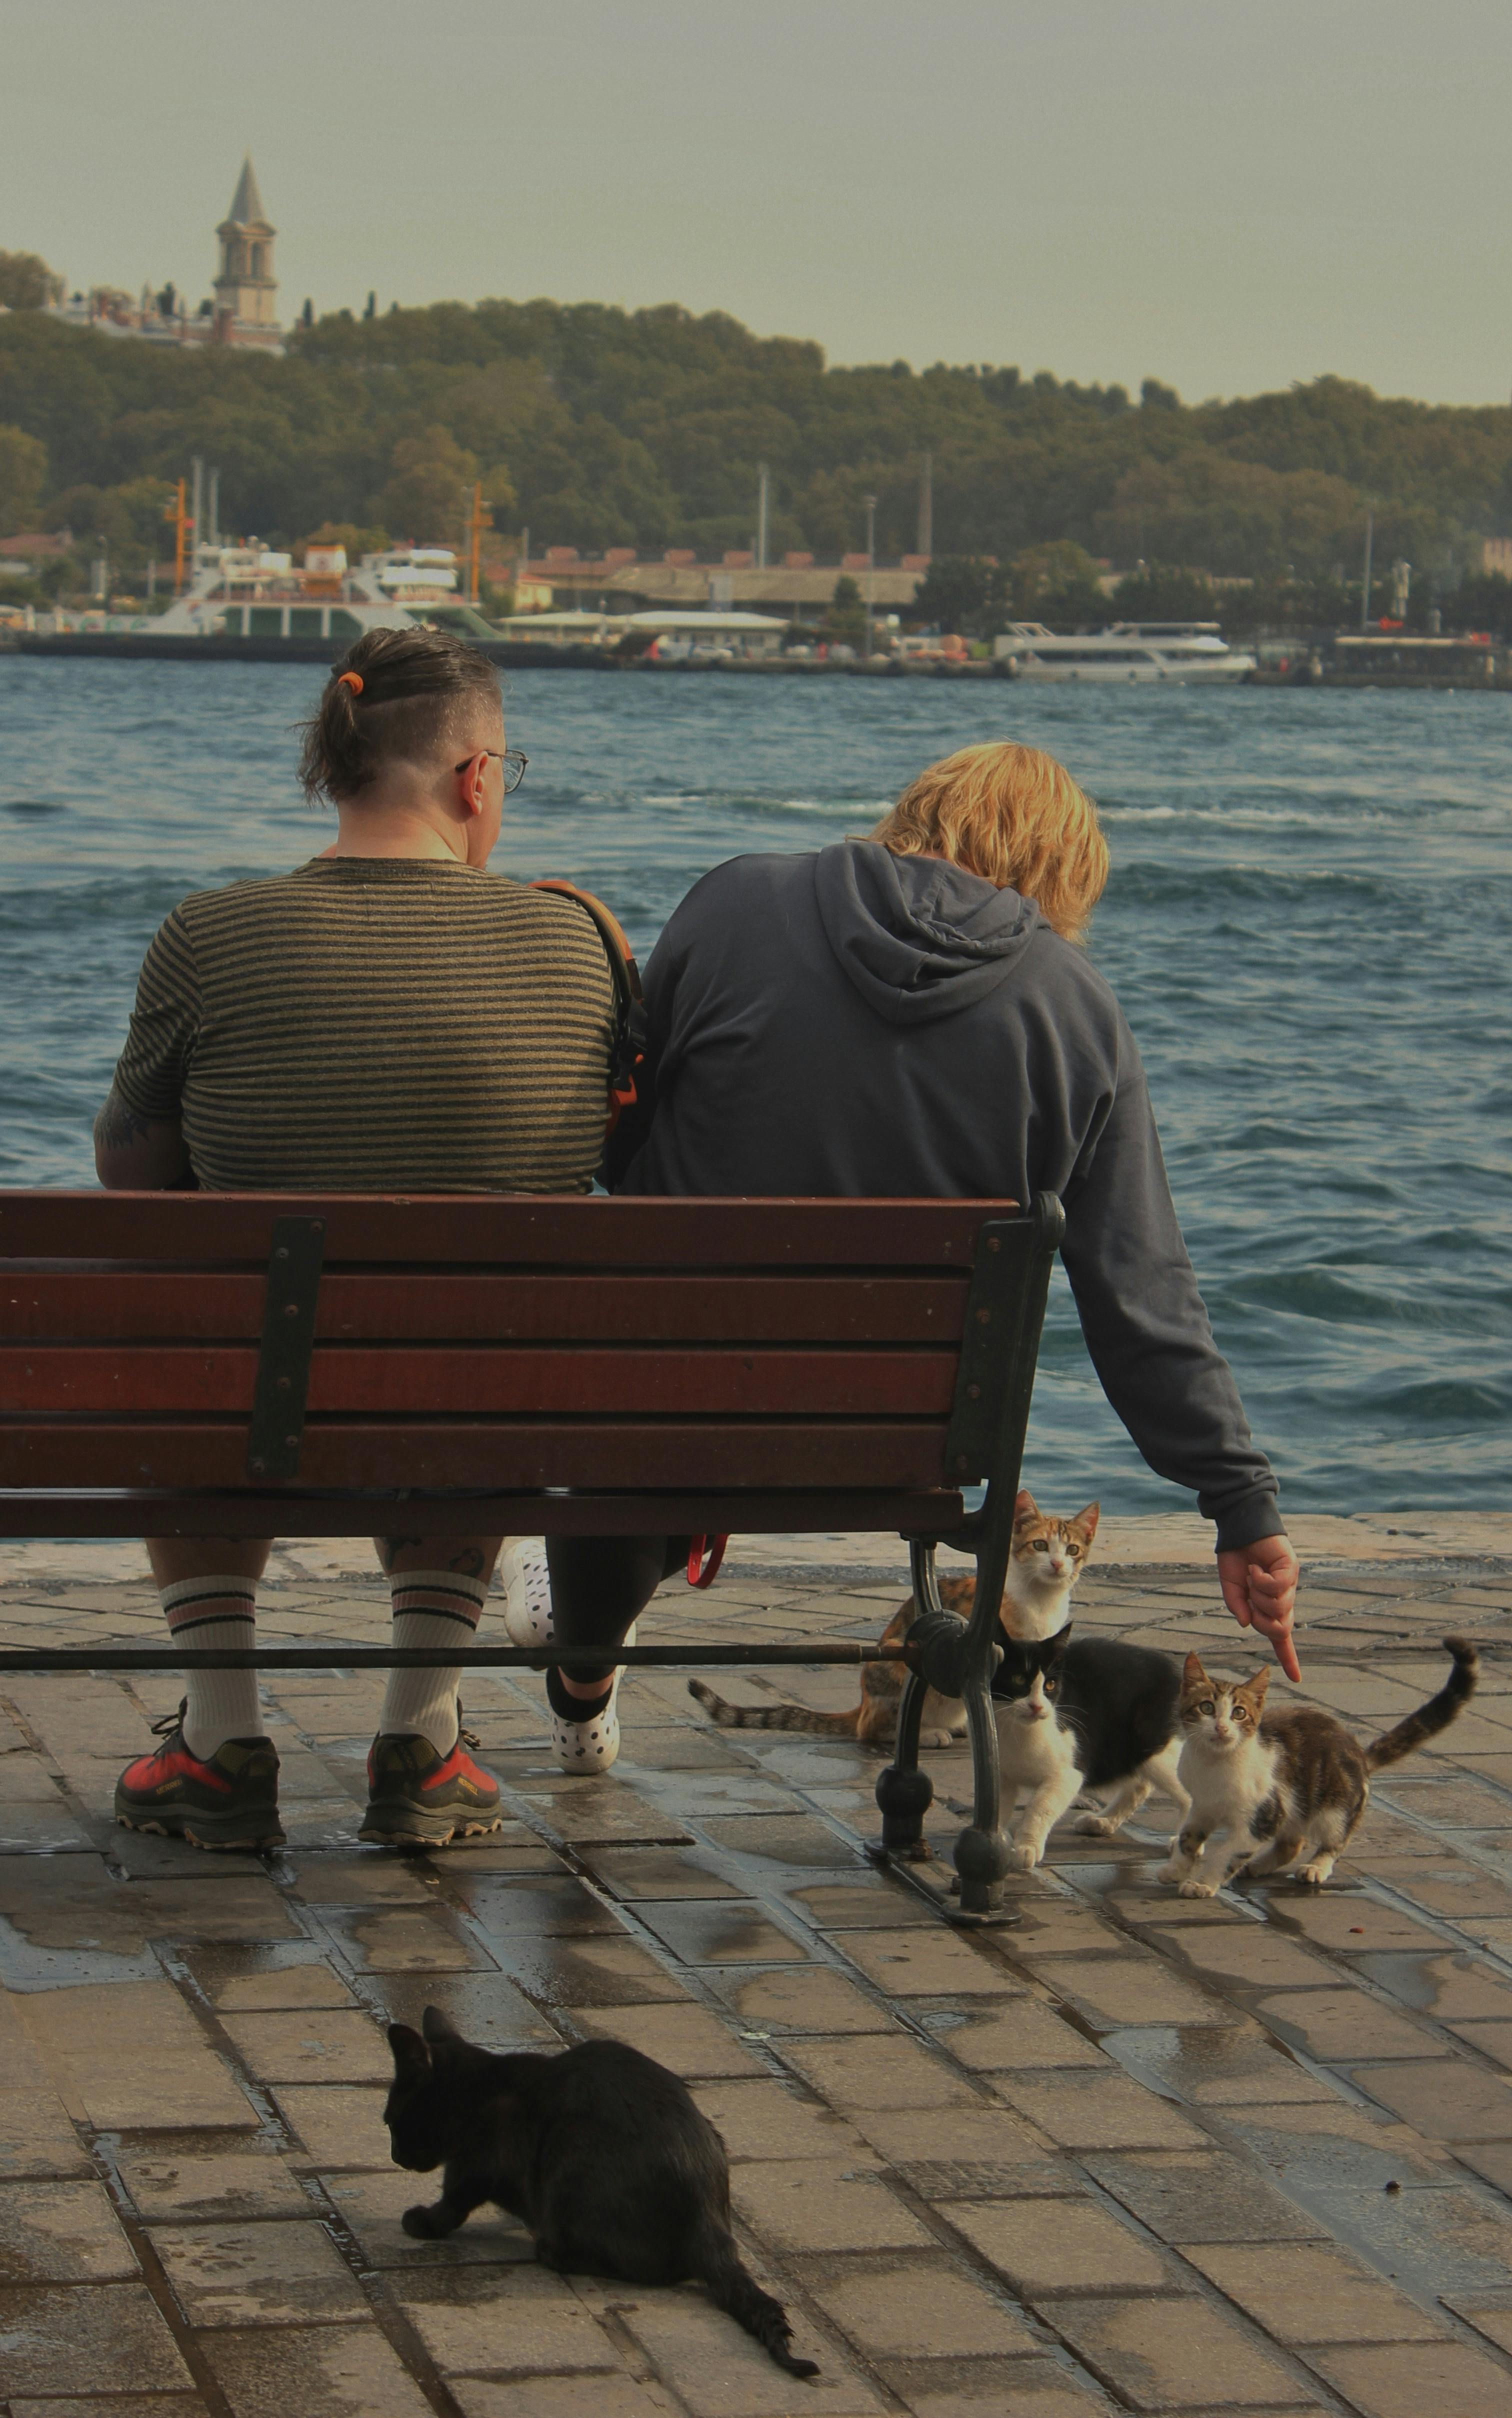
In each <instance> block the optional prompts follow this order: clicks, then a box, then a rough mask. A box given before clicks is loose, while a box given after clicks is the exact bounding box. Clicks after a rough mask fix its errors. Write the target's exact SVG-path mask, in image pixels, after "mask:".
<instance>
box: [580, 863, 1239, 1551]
mask: <svg viewBox="0 0 1512 2418" xmlns="http://www.w3.org/2000/svg"><path fill="white" fill-rule="evenodd" d="M646 1003H647V1014H648V1021H649V1033H650V1054H651V1058H652V1062H653V1064H654V1067H655V1079H656V1106H655V1112H654V1116H653V1118H652V1120H651V1122H650V1125H649V1132H647V1133H646V1134H645V1135H644V1137H643V1138H640V1139H639V1140H638V1141H637V1138H636V1137H635V1136H634V1135H632V1136H628V1137H627V1138H626V1140H627V1142H628V1144H629V1147H630V1149H631V1150H632V1151H633V1152H634V1155H632V1156H630V1157H629V1161H628V1165H626V1164H625V1159H624V1150H623V1146H622V1149H621V1154H620V1158H619V1167H620V1169H621V1170H622V1171H621V1172H619V1182H618V1186H617V1188H618V1189H619V1190H621V1191H625V1192H658V1193H701V1194H717V1193H724V1194H732V1193H733V1194H742V1193H743V1194H756V1195H760V1194H764V1193H765V1194H782V1193H787V1194H794V1193H796V1194H800V1195H802V1194H808V1195H811V1196H812V1195H825V1194H830V1195H835V1194H838V1195H846V1196H854V1197H858V1198H865V1197H871V1198H874V1199H875V1198H878V1197H883V1196H893V1197H899V1196H902V1197H910V1196H911V1197H913V1198H916V1199H917V1198H919V1197H921V1196H924V1197H928V1196H942V1197H946V1198H950V1197H957V1198H965V1199H979V1200H980V1199H993V1198H996V1199H999V1200H1003V1199H1007V1200H1015V1201H1025V1202H1027V1201H1032V1200H1033V1199H1034V1198H1035V1196H1036V1195H1037V1194H1038V1193H1040V1192H1046V1191H1048V1192H1056V1193H1059V1195H1060V1197H1061V1201H1063V1203H1064V1205H1065V1213H1066V1232H1065V1241H1064V1245H1063V1247H1062V1251H1061V1257H1062V1259H1063V1261H1064V1263H1065V1268H1066V1273H1067V1275H1068V1276H1069V1278H1070V1279H1071V1286H1072V1291H1073V1293H1075V1296H1076V1302H1077V1312H1078V1314H1079V1316H1080V1319H1081V1326H1082V1332H1083V1334H1084V1335H1085V1337H1086V1339H1087V1348H1088V1350H1089V1352H1090V1353H1091V1354H1092V1363H1093V1366H1094V1367H1095V1369H1096V1370H1097V1374H1098V1377H1099V1378H1100V1380H1101V1382H1102V1385H1103V1390H1104V1392H1105V1393H1106V1394H1107V1399H1108V1400H1109V1401H1110V1402H1111V1403H1112V1405H1113V1408H1114V1410H1115V1411H1116V1412H1117V1413H1118V1415H1119V1416H1120V1418H1121V1419H1122V1420H1123V1424H1124V1426H1125V1427H1126V1428H1127V1429H1128V1431H1129V1433H1130V1434H1131V1435H1132V1436H1133V1438H1134V1441H1135V1443H1136V1444H1137V1445H1138V1447H1139V1450H1140V1451H1141V1453H1142V1454H1143V1455H1144V1457H1145V1459H1146V1461H1147V1462H1149V1463H1150V1465H1151V1467H1152V1468H1153V1469H1154V1470H1157V1471H1158V1472H1159V1474H1160V1475H1161V1476H1162V1477H1169V1478H1173V1479H1174V1480H1175V1481H1176V1483H1177V1484H1178V1485H1181V1486H1189V1487H1192V1488H1194V1489H1195V1490H1196V1492H1197V1497H1198V1503H1199V1507H1200V1509H1201V1510H1202V1511H1203V1512H1204V1513H1205V1514H1206V1515H1207V1516H1208V1517H1209V1518H1210V1519H1213V1520H1214V1521H1216V1523H1217V1528H1218V1536H1217V1542H1218V1546H1219V1549H1220V1550H1222V1549H1223V1548H1225V1547H1228V1546H1235V1545H1245V1544H1250V1543H1253V1542H1254V1541H1255V1540H1256V1539H1257V1538H1261V1537H1269V1536H1275V1535H1278V1534H1279V1533H1280V1532H1281V1526H1282V1523H1281V1520H1280V1517H1279V1515H1278V1513H1277V1510H1276V1486H1275V1477H1274V1475H1273V1473H1272V1471H1271V1468H1270V1464H1269V1463H1268V1462H1267V1461H1266V1459H1265V1457H1264V1455H1263V1454H1262V1453H1261V1452H1260V1451H1258V1450H1257V1448H1256V1446H1255V1445H1254V1444H1253V1442H1252V1441H1251V1438H1250V1433H1249V1429H1248V1426H1247V1424H1246V1422H1245V1414H1244V1407H1243V1405H1242V1403H1241V1402H1240V1400H1239V1393H1238V1388H1237V1387H1236V1385H1235V1384H1234V1381H1233V1378H1232V1376H1231V1374H1230V1373H1229V1367H1228V1364H1227V1362H1226V1361H1225V1360H1224V1359H1223V1356H1222V1354H1220V1353H1219V1351H1218V1349H1217V1346H1216V1344H1215V1343H1214V1340H1213V1330H1212V1328H1211V1326H1210V1325H1209V1324H1208V1316H1207V1311H1206V1310H1205V1308H1203V1305H1202V1298H1201V1295H1200V1293H1199V1292H1198V1288H1197V1278H1196V1277H1195V1276H1194V1274H1193V1272H1192V1264H1191V1262H1190V1260H1189V1259H1188V1258H1187V1256H1186V1247H1185V1245H1184V1242H1183V1241H1182V1235H1181V1229H1180V1227H1179V1226H1178V1225H1177V1222H1176V1212H1175V1210H1174V1208H1173V1207H1172V1204H1171V1198H1170V1191H1169V1187H1168V1184H1167V1181H1166V1171H1165V1167H1164V1164H1163V1162H1162V1159H1161V1155H1160V1141H1159V1138H1158V1136H1157V1135H1156V1132H1155V1125H1154V1119H1153V1115H1152V1113H1151V1109H1150V1098H1149V1094H1148V1092H1147V1091H1146V1088H1145V1079H1144V1069H1143V1067H1142V1066H1141V1065H1140V1064H1139V1053H1138V1049H1137V1048H1136V1047H1135V1042H1134V1036H1133V1034H1132V1033H1130V1031H1129V1028H1128V1026H1127V1025H1126V1024H1125V1022H1124V1020H1123V1016H1122V1014H1121V1013H1120V1010H1119V1006H1118V1002H1117V1001H1116V1000H1115V999H1114V997H1113V994H1112V992H1111V991H1110V990H1109V988H1108V987H1107V983H1106V982H1105V981H1104V980H1103V978H1102V976H1101V975H1100V974H1099V973H1098V972H1096V971H1095V969H1094V968H1093V967H1092V965H1091V964H1090V963H1089V961H1088V959H1087V957H1086V956H1084V955H1083V953H1082V952H1081V951H1080V950H1079V949H1077V948H1074V947H1073V946H1072V945H1071V944H1070V942H1068V941H1062V940H1061V938H1060V936H1059V935H1058V934H1057V933H1055V932H1053V931H1051V929H1050V927H1049V926H1048V925H1047V924H1046V923H1045V922H1044V921H1043V919H1042V918H1041V915H1040V911H1039V910H1038V908H1037V907H1036V906H1035V905H1034V903H1033V901H1032V900H1031V899H1027V898H1021V897H1020V896H1019V895H1018V894H1017V892H1016V891H1013V890H997V889H994V887H993V886H992V884H991V883H990V882H987V881H984V880H980V879H979V878H978V876H976V875H975V874H971V873H965V872H963V871H962V870H961V869H960V867H959V866H958V865H947V864H945V863H943V862H941V861H940V860H939V859H936V858H924V857H895V856H893V854H892V853H891V851H890V850H889V849H884V848H882V847H879V846H878V844H876V843H875V842H873V841H868V840H847V841H844V842H843V843H841V844H840V845H839V846H838V847H834V848H827V849H821V850H820V851H819V853H818V854H817V856H746V857H737V858H736V859H735V860H734V861H733V862H732V863H731V864H728V865H719V866H717V867H716V869H715V870H714V871H713V872H712V873H710V874H707V875H706V876H705V878H704V879H703V880H702V881H700V882H698V883H696V884H695V887H694V888H693V889H692V890H691V891H690V892H689V894H688V895H687V897H686V898H685V899H684V900H683V901H682V904H681V906H680V907H679V908H678V910H677V911H676V913H675V914H674V915H673V916H672V918H671V920H670V922H669V923H668V924H667V926H666V928H665V930H664V932H663V934H662V937H661V939H660V941H658V942H657V944H656V948H655V951H654V953H653V954H652V956H651V959H650V963H649V966H648V968H647V973H646Z"/></svg>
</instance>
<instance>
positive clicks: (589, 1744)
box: [499, 1537, 635, 1773]
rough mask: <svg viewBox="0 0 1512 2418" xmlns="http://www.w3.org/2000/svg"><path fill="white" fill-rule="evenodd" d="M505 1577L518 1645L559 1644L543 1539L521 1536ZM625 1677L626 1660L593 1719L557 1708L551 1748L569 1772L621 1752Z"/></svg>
mask: <svg viewBox="0 0 1512 2418" xmlns="http://www.w3.org/2000/svg"><path fill="white" fill-rule="evenodd" d="M499 1575H500V1577H501V1578H502V1580H503V1582H504V1626H505V1628H506V1630H508V1631H509V1637H510V1643H511V1645H536V1646H542V1645H556V1643H557V1631H556V1630H555V1628H554V1627H553V1625H552V1617H551V1577H550V1573H549V1572H548V1570H547V1569H546V1548H545V1543H544V1541H543V1539H542V1538H540V1537H515V1538H512V1539H511V1541H510V1543H509V1544H507V1545H506V1546H505V1548H504V1551H503V1553H501V1554H500V1556H499ZM624 1642H625V1644H626V1645H634V1643H635V1630H634V1626H632V1627H631V1628H630V1629H629V1630H627V1632H626V1635H625V1640H624ZM624 1676H625V1666H624V1664H623V1663H622V1662H621V1663H620V1665H619V1669H618V1670H617V1671H616V1673H615V1675H614V1686H613V1689H612V1690H611V1691H610V1696H609V1701H608V1703H607V1704H606V1705H605V1706H604V1707H603V1712H602V1713H595V1714H594V1716H593V1719H592V1720H591V1721H590V1722H573V1721H568V1720H566V1719H564V1717H563V1716H562V1715H561V1714H560V1713H558V1712H557V1710H556V1708H555V1706H551V1705H549V1704H548V1706H547V1707H546V1709H547V1711H548V1712H549V1713H550V1714H551V1748H552V1752H553V1753H554V1754H555V1756H556V1758H557V1762H558V1763H559V1764H560V1765H561V1767H562V1769H563V1770H564V1771H577V1772H583V1773H588V1772H595V1771H607V1770H608V1768H609V1766H610V1765H611V1764H612V1763H613V1762H614V1760H615V1758H616V1756H617V1755H618V1754H619V1714H618V1713H617V1711H616V1710H615V1706H616V1704H617V1702H618V1699H619V1682H620V1680H621V1679H622V1678H623V1677H624Z"/></svg>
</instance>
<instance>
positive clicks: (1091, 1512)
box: [1066, 1503, 1102, 1545]
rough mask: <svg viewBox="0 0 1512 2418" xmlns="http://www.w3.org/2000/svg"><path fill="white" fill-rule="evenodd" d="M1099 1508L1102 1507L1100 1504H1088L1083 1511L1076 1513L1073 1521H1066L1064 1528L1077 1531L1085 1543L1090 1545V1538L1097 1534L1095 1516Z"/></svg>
mask: <svg viewBox="0 0 1512 2418" xmlns="http://www.w3.org/2000/svg"><path fill="white" fill-rule="evenodd" d="M1101 1508H1102V1506H1101V1505H1100V1504H1097V1503H1089V1504H1088V1505H1087V1506H1086V1507H1085V1508H1084V1509H1082V1510H1080V1511H1078V1512H1077V1516H1076V1518H1075V1519H1074V1520H1068V1521H1067V1522H1066V1526H1067V1527H1068V1528H1077V1529H1079V1531H1080V1533H1081V1534H1082V1536H1084V1537H1085V1538H1086V1539H1087V1542H1088V1544H1089V1545H1090V1544H1091V1543H1092V1538H1094V1537H1095V1536H1096V1534H1097V1514H1098V1512H1099V1510H1100V1509H1101Z"/></svg>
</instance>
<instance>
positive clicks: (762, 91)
mask: <svg viewBox="0 0 1512 2418" xmlns="http://www.w3.org/2000/svg"><path fill="white" fill-rule="evenodd" d="M249 146H250V147H251V149H252V156H253V160H254V161H255V164H256V168H257V173H258V176H259V178H260V181H261V185H262V191H263V198H264V201H265V203H266V205H267V210H268V214H269V216H270V217H271V218H272V219H273V221H274V222H275V224H276V225H277V226H278V228H279V241H278V251H277V268H278V273H279V277H280V280H281V292H280V305H281V309H282V312H283V316H284V317H285V318H288V317H292V316H293V314H295V312H297V311H298V307H299V305H300V303H301V302H302V301H303V299H304V298H305V296H306V295H310V296H313V299H314V302H315V307H316V309H317V310H326V309H332V308H335V307H337V306H338V305H340V304H343V303H345V304H349V305H351V306H353V307H354V308H360V306H361V304H362V301H363V299H364V298H365V297H366V294H367V292H368V289H369V287H370V286H371V287H374V288H375V289H376V291H377V295H378V299H379V305H380V308H383V307H387V305H388V303H389V301H390V300H392V299H394V298H397V299H399V300H400V301H401V302H406V303H410V302H426V301H432V300H435V299H437V298H441V297H447V296H451V297H458V298H463V299H466V300H473V299H476V298H478V297H480V296H481V295H487V294H496V295H508V296H511V297H512V298H516V299H522V300H523V299H526V298H528V297H530V296H532V295H540V294H546V295H551V296H554V297H556V298H558V299H560V300H564V301H567V300H588V299H591V300H603V301H612V302H621V303H625V304H627V305H631V306H634V305H637V304H643V303H651V302H662V301H679V302H682V303H685V304H687V305H688V306H689V307H690V308H691V309H693V310H695V311H706V310H712V309H723V310H726V311H729V312H732V313H734V314H735V315H736V316H737V317H739V318H741V319H743V320H745V321H746V322H747V323H748V324H749V325H750V326H751V327H753V328H755V329H757V330H758V331H760V332H761V333H763V334H777V333H784V334H792V335H803V336H812V337H816V338H817V340H818V341H819V342H820V343H821V344H823V345H824V346H825V347H826V349H827V351H828V352H829V354H830V357H831V358H832V360H840V361H870V360H895V359H898V358H903V359H907V360H911V361H913V362H914V363H915V364H916V365H921V366H922V365H923V364H924V363H926V362H929V361H931V360H955V361H961V360H983V361H994V362H1008V361H1015V362H1017V363H1018V364H1019V365H1020V367H1021V368H1023V369H1024V370H1025V371H1033V370H1036V369H1042V368H1048V369H1052V370H1054V371H1056V372H1057V373H1058V374H1059V375H1061V376H1069V377H1077V378H1084V379H1091V378H1102V379H1104V380H1107V379H1113V378H1118V379H1122V380H1123V382H1124V383H1125V384H1126V385H1129V386H1131V387H1132V386H1135V385H1137V384H1138V380H1139V379H1140V378H1141V377H1142V376H1145V375H1157V376H1160V377H1163V378H1166V379H1168V380H1169V381H1170V382H1171V383H1173V384H1174V385H1175V386H1177V387H1178V388H1179V389H1180V390H1181V391H1182V393H1183V394H1184V395H1185V396H1186V397H1187V398H1188V399H1196V398H1199V397H1201V396H1204V395H1208V394H1233V393H1245V392H1251V391H1254V390H1257V389H1260V388H1263V387H1274V386H1281V385H1285V384H1286V383H1287V382H1288V381H1290V380H1291V379H1293V378H1309V377H1313V376H1316V375H1318V374H1319V373H1320V372H1322V371H1330V370H1331V371H1336V372H1339V373H1340V374H1342V375H1346V376H1350V377H1357V378H1363V379H1365V380H1367V382H1368V383H1369V384H1370V385H1372V386H1374V387H1377V388H1378V389H1380V390H1382V391H1385V392H1391V393H1407V394H1413V395H1422V396H1426V397H1428V398H1431V399H1434V400H1440V401H1452V402H1501V403H1504V402H1505V401H1506V400H1507V397H1508V392H1509V389H1512V314H1509V311H1508V283H1509V276H1508V272H1509V268H1512V208H1509V185H1512V6H1508V0H532V5H530V6H524V5H519V0H47V5H46V6H45V7H44V6H41V5H38V0H24V5H23V0H0V248H6V249H10V250H28V251H38V252H40V253H43V254H44V256H45V257H46V258H47V259H48V260H50V261H51V262H53V265H54V266H55V267H56V268H61V269H62V270H64V271H65V272H66V273H67V275H68V277H69V281H70V283H71V284H74V285H78V284H83V283H98V282H106V283H115V284H120V285H124V286H127V287H130V288H131V289H133V290H134V289H135V288H136V287H137V286H139V285H140V284H141V283H142V281H143V280H144V279H145V278H150V279H151V280H152V281H153V282H154V283H161V281H162V280H163V279H164V278H168V277H171V278H173V279H174V280H175V281H176V283H178V284H179V285H180V286H182V287H183V288H185V289H186V290H187V292H188V293H189V295H190V297H191V301H194V302H197V301H198V300H199V299H200V298H201V296H202V295H204V294H205V293H206V292H207V290H208V285H209V280H210V277H211V275H212V273H213V268H214V257H215V253H214V239H213V233H212V230H213V228H214V225H215V222H217V220H218V219H220V218H221V215H222V213H223V212H224V210H225V209H226V207H227V206H228V204H229V203H230V200H231V195H232V191H233V189H234V187H235V184H236V181H237V172H238V169H239V167H240V163H241V157H242V153H243V151H244V150H245V149H247V148H248V147H249Z"/></svg>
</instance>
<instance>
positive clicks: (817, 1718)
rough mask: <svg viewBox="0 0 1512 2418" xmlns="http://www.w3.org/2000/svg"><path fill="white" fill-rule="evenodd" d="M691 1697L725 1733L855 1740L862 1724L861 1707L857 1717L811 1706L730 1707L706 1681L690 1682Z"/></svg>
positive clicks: (856, 1711) (854, 1714)
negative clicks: (796, 1733) (797, 1733)
mask: <svg viewBox="0 0 1512 2418" xmlns="http://www.w3.org/2000/svg"><path fill="white" fill-rule="evenodd" d="M688 1693H689V1695H690V1696H696V1697H697V1699H698V1702H699V1703H700V1705H702V1706H703V1708H704V1710H705V1712H707V1713H710V1714H711V1715H712V1716H713V1718H714V1720H715V1721H716V1722H718V1723H719V1726H720V1728H721V1729H722V1730H812V1731H815V1732H817V1735H818V1736H819V1737H848V1738H853V1737H856V1735H857V1724H858V1723H859V1722H860V1720H861V1710H862V1708H861V1707H860V1706H857V1708H856V1710H855V1712H853V1713H815V1712H811V1711H810V1710H809V1708H808V1706H807V1705H729V1704H726V1703H725V1699H724V1697H723V1696H716V1695H715V1693H714V1691H713V1690H712V1688H710V1687H706V1685H705V1684H704V1682H703V1680H702V1679H690V1680H689V1682H688Z"/></svg>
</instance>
